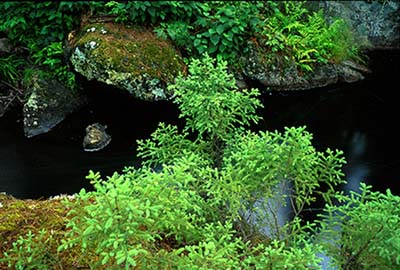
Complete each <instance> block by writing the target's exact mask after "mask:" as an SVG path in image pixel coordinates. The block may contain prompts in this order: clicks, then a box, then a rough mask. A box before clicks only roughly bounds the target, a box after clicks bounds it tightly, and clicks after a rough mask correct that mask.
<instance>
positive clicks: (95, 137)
mask: <svg viewBox="0 0 400 270" xmlns="http://www.w3.org/2000/svg"><path fill="white" fill-rule="evenodd" d="M106 128H107V126H103V125H101V124H99V123H94V124H92V125H89V126H87V127H86V135H85V138H84V139H83V150H85V151H87V152H94V151H98V150H101V149H103V148H104V147H106V146H107V145H108V144H109V143H110V141H111V136H110V135H108V134H107V133H106Z"/></svg>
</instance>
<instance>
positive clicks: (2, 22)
mask: <svg viewBox="0 0 400 270" xmlns="http://www.w3.org/2000/svg"><path fill="white" fill-rule="evenodd" d="M96 5H97V4H90V2H86V1H69V2H68V1H61V2H52V1H44V2H32V1H13V2H11V1H8V2H2V3H0V13H1V14H2V16H1V18H0V31H3V32H5V33H6V34H7V37H8V38H9V39H10V41H11V42H12V43H13V44H14V46H17V47H21V48H24V49H25V50H26V51H27V52H28V54H29V56H30V57H29V58H28V59H26V60H28V61H27V62H28V63H29V60H31V59H30V58H33V59H32V60H33V61H34V62H35V64H37V65H40V66H43V67H47V68H49V72H50V74H51V75H52V76H55V77H56V78H57V79H58V80H59V81H60V82H65V83H66V85H67V86H68V87H69V88H73V87H74V85H75V82H74V74H73V73H72V72H71V71H69V70H68V67H67V65H66V63H65V62H64V57H63V48H62V44H63V42H64V40H65V39H66V35H67V34H68V33H69V32H70V31H71V30H72V29H74V28H76V27H77V26H79V23H80V16H81V15H82V13H84V12H86V11H87V10H89V9H90V8H91V7H92V6H93V7H95V6H96ZM3 72H4V71H3Z"/></svg>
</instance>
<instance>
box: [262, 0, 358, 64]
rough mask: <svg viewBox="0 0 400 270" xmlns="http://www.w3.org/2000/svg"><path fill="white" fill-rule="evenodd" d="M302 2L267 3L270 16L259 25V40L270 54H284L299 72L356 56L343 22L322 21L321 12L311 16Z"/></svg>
mask: <svg viewBox="0 0 400 270" xmlns="http://www.w3.org/2000/svg"><path fill="white" fill-rule="evenodd" d="M304 4H305V1H296V2H293V1H281V2H276V1H268V6H269V9H270V10H271V14H270V15H269V16H267V17H266V18H265V19H264V23H263V24H262V29H263V30H262V31H261V39H263V40H264V43H265V45H267V46H268V47H269V48H270V50H271V51H272V52H281V53H284V54H285V55H287V56H288V57H289V59H290V61H294V62H295V63H296V65H297V66H298V67H299V68H300V69H301V70H303V71H312V70H313V66H314V63H317V62H318V63H327V62H328V61H336V62H340V61H342V60H344V59H346V58H349V57H355V56H356V53H355V51H356V44H355V42H354V37H352V36H353V35H352V34H351V33H350V30H349V28H348V26H347V25H346V24H345V23H344V21H343V20H335V21H334V22H333V23H332V24H328V23H327V22H326V21H325V18H324V14H323V12H322V10H320V11H318V12H313V13H311V12H310V11H308V10H307V8H306V7H305V5H304Z"/></svg>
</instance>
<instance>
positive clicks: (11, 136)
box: [0, 51, 400, 198]
mask: <svg viewBox="0 0 400 270" xmlns="http://www.w3.org/2000/svg"><path fill="white" fill-rule="evenodd" d="M370 57H371V69H372V71H373V73H372V74H370V75H368V76H367V77H366V79H365V80H363V81H361V82H357V83H352V84H340V85H335V86H329V87H324V88H321V89H315V90H309V91H301V92H286V93H282V92H269V93H266V94H264V95H263V97H262V100H263V103H264V105H265V109H264V110H262V111H260V112H261V113H262V115H263V117H264V119H263V121H262V122H261V123H260V124H259V126H258V128H261V129H264V130H265V129H267V130H275V129H277V130H280V131H283V128H284V127H285V126H296V127H297V126H306V127H307V130H308V131H309V132H311V133H312V134H313V136H314V139H313V144H314V146H315V147H316V148H317V149H318V150H320V151H325V149H326V148H327V147H329V148H331V149H340V150H343V151H344V156H345V158H346V160H347V162H348V163H347V165H346V166H345V167H344V172H345V174H346V178H347V180H348V182H349V184H348V185H347V186H346V187H345V188H346V189H347V190H349V189H351V190H355V189H357V187H358V183H359V182H360V181H362V182H366V183H368V184H372V185H373V186H374V189H375V190H380V191H385V190H386V189H387V188H390V189H391V190H392V193H394V194H397V195H400V184H399V183H400V157H399V153H400V152H399V150H400V141H399V135H398V132H397V131H396V130H397V127H396V126H397V125H398V124H399V121H398V118H399V116H400V114H399V111H400V110H399V105H398V102H397V97H398V93H397V91H398V90H397V88H398V87H397V86H396V85H397V84H398V83H399V75H400V72H399V63H400V61H399V51H381V52H374V53H371V54H370ZM88 91H89V92H90V95H91V96H92V97H93V102H91V103H89V104H88V105H87V106H86V107H85V108H82V109H81V110H79V111H77V112H75V113H74V114H72V115H70V116H69V117H68V118H67V119H66V120H65V121H64V122H62V123H61V124H60V125H58V126H57V127H56V128H54V129H53V130H52V131H51V132H49V133H47V134H42V135H39V136H37V137H33V138H30V139H28V138H25V137H24V135H23V127H22V121H21V119H22V117H21V115H20V114H21V112H20V109H14V111H10V112H8V113H6V114H5V116H3V117H2V118H0V192H6V193H8V194H12V195H13V196H15V197H17V198H40V197H43V198H46V197H49V196H54V195H58V194H72V193H74V192H79V190H80V189H81V188H83V187H84V188H86V189H91V186H90V184H89V183H88V180H86V179H85V176H86V175H87V174H88V172H89V170H93V171H99V172H100V173H101V174H102V176H104V178H106V176H110V175H112V173H113V172H114V171H121V170H122V169H123V168H124V167H125V166H137V165H139V161H138V160H137V159H136V158H135V149H136V140H137V139H145V138H148V137H149V135H150V134H151V133H152V131H154V130H155V129H156V127H157V124H158V122H160V121H162V122H166V123H171V124H178V125H182V120H181V119H178V114H179V111H178V109H177V106H176V105H174V104H172V102H156V103H150V102H142V101H138V100H135V99H133V98H130V97H128V96H126V95H124V94H123V93H120V92H118V91H113V90H111V89H110V88H104V89H102V88H101V87H98V85H97V86H94V85H90V84H89V85H88ZM94 122H99V123H101V124H104V125H107V126H108V128H107V133H108V134H110V135H111V136H112V140H111V142H110V144H109V145H108V146H107V147H106V148H104V149H102V150H100V151H98V152H85V151H83V148H82V142H83V137H84V135H85V128H86V126H87V125H89V124H92V123H94Z"/></svg>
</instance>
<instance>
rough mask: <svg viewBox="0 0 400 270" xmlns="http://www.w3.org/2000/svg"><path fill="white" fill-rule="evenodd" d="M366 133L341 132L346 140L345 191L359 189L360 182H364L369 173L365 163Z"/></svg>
mask: <svg viewBox="0 0 400 270" xmlns="http://www.w3.org/2000/svg"><path fill="white" fill-rule="evenodd" d="M367 138H368V137H367V135H366V134H365V133H363V132H360V131H355V132H353V133H351V134H348V132H346V131H344V132H343V139H344V140H347V141H348V144H347V145H348V148H347V149H346V153H347V154H346V156H347V159H346V160H347V166H346V169H345V170H344V171H345V173H346V180H347V184H346V185H345V187H344V189H345V191H346V193H349V192H350V191H359V187H360V183H361V182H366V179H367V176H368V174H369V171H370V169H369V167H368V166H367V164H365V161H364V160H365V157H364V155H365V153H366V151H367V147H368V139H367Z"/></svg>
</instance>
